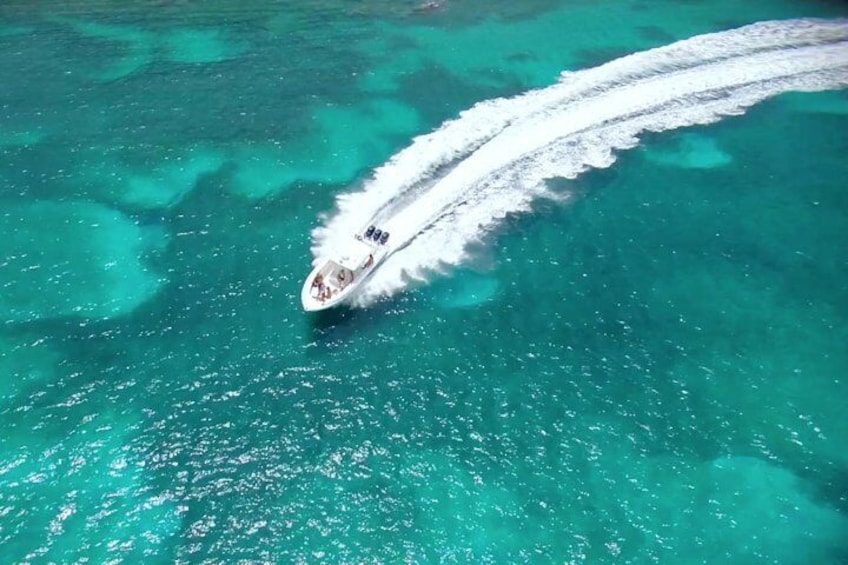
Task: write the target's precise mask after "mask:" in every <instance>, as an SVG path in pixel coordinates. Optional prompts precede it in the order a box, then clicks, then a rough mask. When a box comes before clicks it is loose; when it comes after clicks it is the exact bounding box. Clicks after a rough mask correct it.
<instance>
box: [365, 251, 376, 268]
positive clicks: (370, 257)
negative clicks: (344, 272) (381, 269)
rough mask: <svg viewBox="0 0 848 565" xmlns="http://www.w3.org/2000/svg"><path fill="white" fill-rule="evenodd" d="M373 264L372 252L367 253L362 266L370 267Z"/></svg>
mask: <svg viewBox="0 0 848 565" xmlns="http://www.w3.org/2000/svg"><path fill="white" fill-rule="evenodd" d="M373 264H374V254H373V253H372V254H370V255H368V260H367V261H366V262H365V267H364V268H366V269H367V268H368V267H370V266H371V265H373Z"/></svg>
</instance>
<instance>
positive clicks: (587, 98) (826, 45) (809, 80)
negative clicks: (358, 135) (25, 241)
mask: <svg viewBox="0 0 848 565" xmlns="http://www.w3.org/2000/svg"><path fill="white" fill-rule="evenodd" d="M846 86H848V20H786V21H774V22H762V23H757V24H753V25H749V26H746V27H742V28H739V29H735V30H731V31H725V32H720V33H712V34H707V35H700V36H696V37H693V38H690V39H687V40H684V41H679V42H677V43H673V44H671V45H668V46H666V47H660V48H657V49H651V50H648V51H643V52H640V53H635V54H632V55H628V56H626V57H622V58H620V59H616V60H614V61H611V62H609V63H606V64H604V65H601V66H599V67H595V68H592V69H587V70H581V71H577V72H568V73H563V74H562V76H561V78H560V80H559V82H558V83H556V84H555V85H553V86H550V87H548V88H544V89H540V90H534V91H530V92H527V93H525V94H522V95H520V96H517V97H514V98H501V99H495V100H489V101H486V102H481V103H479V104H477V105H475V106H474V107H472V108H471V109H469V110H466V111H465V112H462V113H461V114H460V116H459V117H458V118H457V119H455V120H452V121H449V122H446V123H445V124H443V125H442V126H441V127H440V128H439V129H437V130H436V131H434V132H432V133H429V134H427V135H422V136H420V137H417V138H415V140H414V141H413V143H412V145H410V146H409V147H407V148H406V149H404V150H402V151H400V152H399V153H397V154H396V155H395V156H394V157H392V159H391V160H390V161H388V162H387V163H386V164H384V165H383V166H381V167H380V168H378V169H377V170H376V171H375V172H374V175H373V177H372V178H371V179H370V180H368V181H367V182H366V183H365V184H364V187H363V189H362V190H361V191H358V192H353V193H346V194H342V195H340V196H339V197H338V199H337V209H336V211H335V212H334V213H333V214H331V215H330V216H328V217H327V219H326V221H325V223H324V225H323V226H321V227H318V228H316V229H315V230H314V231H313V247H312V251H313V255H314V256H315V258H316V259H315V262H316V263H317V262H318V261H320V260H321V259H322V258H325V257H331V256H333V255H334V251H335V250H337V249H339V248H340V247H344V246H345V245H346V244H347V242H348V241H350V238H351V236H352V234H355V233H357V232H358V231H359V230H360V229H362V228H363V227H365V226H367V225H368V224H371V223H374V224H377V225H378V226H379V227H381V228H383V229H385V230H388V231H389V232H390V233H391V240H390V244H391V245H392V246H393V249H394V250H395V252H394V253H393V254H392V255H391V256H390V257H389V258H388V259H387V260H386V261H385V262H384V263H383V264H382V265H380V266H379V268H378V269H377V270H376V272H375V273H374V274H373V275H372V276H371V277H370V278H369V279H368V280H367V281H366V282H365V283H364V285H363V288H362V291H361V292H360V293H359V295H358V296H357V297H356V299H355V301H356V303H357V304H359V305H367V304H369V303H371V302H373V301H374V300H375V299H376V298H378V297H380V296H385V295H390V294H393V293H395V292H397V291H399V290H401V289H403V288H404V287H406V286H407V285H408V284H409V281H410V280H411V279H426V277H427V275H428V273H432V272H434V271H440V270H442V269H443V268H444V267H445V266H446V265H448V266H449V265H458V264H459V263H461V262H462V261H463V260H464V259H466V257H467V248H468V246H469V244H470V243H472V242H475V241H478V240H480V239H481V238H483V237H484V236H485V235H486V233H487V231H489V230H490V229H491V228H492V227H494V226H495V225H497V223H498V222H499V221H500V220H501V219H503V218H504V217H505V216H506V215H507V214H509V213H514V212H520V211H525V210H528V209H529V207H530V205H531V203H532V202H533V201H534V200H535V199H537V198H540V197H544V196H551V197H552V196H553V195H552V194H551V193H550V191H549V190H548V189H547V188H546V184H545V180H546V179H551V178H557V177H559V178H567V179H573V178H576V177H577V176H578V175H579V174H580V173H582V172H583V171H586V170H587V169H589V168H600V167H609V166H610V165H611V164H612V163H613V162H614V161H615V151H619V150H623V149H628V148H631V147H634V146H635V145H637V144H638V142H639V140H638V137H637V136H638V135H639V134H640V133H641V132H643V131H654V132H656V131H665V130H670V129H675V128H680V127H685V126H692V125H696V124H707V123H711V122H715V121H717V120H719V119H721V118H722V117H724V116H729V115H738V114H742V113H744V111H745V109H746V108H748V107H749V106H751V105H753V104H756V103H758V102H761V101H762V100H764V99H766V98H769V97H771V96H775V95H777V94H780V93H782V92H786V91H790V90H794V91H818V90H827V89H836V88H843V87H846Z"/></svg>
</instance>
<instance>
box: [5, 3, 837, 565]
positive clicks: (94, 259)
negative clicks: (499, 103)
mask: <svg viewBox="0 0 848 565" xmlns="http://www.w3.org/2000/svg"><path fill="white" fill-rule="evenodd" d="M44 6H46V4H44ZM204 6H205V8H203V9H198V8H196V7H195V9H194V10H192V12H191V13H188V11H187V9H186V6H185V5H184V4H179V3H174V4H162V5H152V4H151V5H144V4H132V5H128V6H127V7H126V9H124V10H121V11H120V12H118V13H116V12H115V8H114V5H110V6H106V5H101V4H96V3H92V4H88V5H79V4H77V5H75V7H74V8H73V9H63V10H60V11H57V10H56V9H52V10H51V11H47V10H46V8H44V7H43V6H42V5H39V4H38V3H27V4H25V5H24V4H21V5H15V4H8V3H6V4H4V6H3V8H2V9H0V17H2V19H0V22H2V29H0V45H2V53H3V56H2V57H0V72H2V73H3V76H15V77H19V80H15V81H4V86H3V89H2V91H0V108H2V113H0V152H2V156H3V158H2V161H0V191H2V197H3V199H4V200H5V203H4V214H5V215H4V216H3V219H2V221H0V229H2V233H3V238H2V242H0V257H2V258H3V263H2V266H0V283H2V285H3V294H2V296H0V312H2V313H3V319H4V321H5V322H6V323H4V325H3V329H2V333H0V342H2V345H3V347H2V352H3V353H2V357H0V366H2V368H3V371H2V374H3V375H4V380H5V382H4V387H3V392H2V395H0V421H2V425H3V430H4V433H3V434H2V438H1V439H0V553H2V555H3V556H4V557H5V559H4V560H5V561H7V562H21V561H33V562H49V561H60V562H72V561H74V560H78V559H82V558H85V557H87V558H89V559H91V560H92V561H94V562H105V561H107V560H109V559H123V560H125V561H126V562H137V561H139V560H142V559H143V560H144V561H145V562H163V563H164V562H173V561H175V560H180V561H185V562H219V561H227V562H234V561H238V560H245V561H253V562H262V561H267V562H278V563H292V562H309V563H316V562H327V563H339V562H363V561H370V562H396V561H400V560H402V559H407V560H410V561H413V562H422V563H424V562H426V563H434V562H474V563H478V562H569V561H574V562H581V561H585V562H593V563H595V562H632V563H648V562H655V561H660V562H692V563H702V562H703V563H715V562H725V561H735V562H770V563H813V562H814V563H839V562H841V561H844V559H845V558H846V551H848V548H846V545H845V542H844V540H845V539H848V517H846V512H848V507H846V498H845V497H846V482H845V478H844V477H845V476H846V475H845V472H846V465H848V461H846V456H845V453H844V445H846V441H848V425H846V420H845V418H844V417H843V414H842V411H843V404H844V402H843V400H842V399H844V398H845V397H846V390H845V383H844V378H843V376H844V374H845V372H846V367H848V358H846V353H845V348H844V343H845V341H846V335H845V333H846V330H845V328H846V324H845V313H846V312H848V287H846V284H845V280H846V277H845V275H846V269H848V265H846V256H845V250H844V245H843V242H844V241H846V235H847V234H848V224H846V218H848V215H846V207H848V201H846V198H845V196H844V181H843V179H844V178H845V174H846V171H845V169H846V163H845V159H844V155H845V150H846V137H845V134H844V132H845V125H846V124H845V123H844V122H845V120H846V108H848V99H846V97H845V93H844V92H840V91H836V92H827V93H817V94H784V95H781V96H779V97H777V98H774V99H770V100H768V101H765V102H763V103H761V104H759V105H757V106H754V107H753V108H751V109H750V110H748V111H747V112H746V113H745V115H744V116H741V117H733V118H729V119H727V120H725V121H721V122H718V123H715V124H712V125H706V126H698V127H693V128H688V129H686V130H679V131H670V132H662V133H655V134H647V135H645V136H643V138H642V143H641V145H640V146H639V147H637V148H633V149H630V150H629V151H626V152H622V153H619V154H617V161H616V162H615V163H614V164H613V165H612V166H611V167H610V168H607V169H603V170H590V171H588V172H585V173H583V174H581V175H579V176H577V177H576V178H574V179H573V180H570V181H561V184H557V185H556V187H555V189H556V190H558V191H559V193H560V194H568V195H569V199H568V200H566V201H565V202H555V201H549V200H544V199H543V200H535V201H534V202H533V203H532V206H531V210H530V211H527V212H525V213H522V214H516V215H509V216H508V217H507V218H506V220H505V221H503V222H501V223H499V224H497V226H495V227H494V229H493V231H492V232H490V233H489V235H488V236H487V237H486V239H485V240H484V241H483V242H482V243H481V244H479V245H476V246H475V247H474V250H473V252H472V253H471V254H470V257H468V258H467V259H465V260H464V261H463V262H462V263H461V265H460V266H459V267H454V268H450V269H448V271H447V273H446V274H444V275H439V276H433V275H431V276H429V277H428V278H429V283H427V284H423V285H413V286H412V287H409V288H407V289H406V290H405V292H401V293H400V294H397V295H395V296H393V297H392V298H390V299H387V300H382V301H378V302H377V303H376V304H374V305H372V306H371V307H369V308H367V309H359V310H353V311H340V312H333V313H329V314H328V315H325V316H319V317H309V316H305V315H304V314H303V313H302V312H301V311H300V308H299V305H298V302H297V293H298V292H299V288H300V284H301V282H302V277H303V276H304V274H305V273H306V271H307V269H308V264H309V263H310V261H311V259H312V255H311V252H310V249H311V247H312V245H313V244H314V242H313V241H312V240H311V238H310V235H309V234H310V232H311V231H312V230H313V229H314V228H315V227H316V226H318V225H320V223H321V221H320V219H319V216H320V215H321V214H322V213H332V211H333V209H334V208H333V207H334V202H335V198H336V196H337V195H339V194H341V193H347V192H350V191H351V190H352V189H353V188H356V187H358V186H359V185H360V184H361V183H362V182H363V180H364V179H365V178H366V177H367V175H368V173H369V171H371V170H372V169H373V168H374V167H378V166H379V165H381V164H382V163H384V162H386V161H387V160H388V159H389V158H390V157H391V156H392V155H394V154H395V153H396V152H398V151H399V150H401V149H403V148H404V147H406V146H407V145H409V143H410V140H411V138H412V137H414V136H416V135H420V134H424V133H427V132H429V131H432V130H434V129H435V128H437V127H438V126H439V125H440V124H441V122H442V120H444V119H448V118H453V117H455V116H456V115H457V114H458V113H459V112H460V111H462V110H464V109H466V108H468V107H470V106H472V105H473V104H475V103H477V102H480V101H482V100H485V99H490V98H493V97H496V96H512V95H516V94H520V93H522V92H525V91H526V90H528V89H530V88H537V87H544V86H548V85H551V84H554V83H555V82H556V80H557V78H558V76H559V73H560V72H561V71H563V70H578V69H580V68H588V67H593V66H595V65H598V64H601V63H603V62H606V61H608V60H611V59H615V58H617V57H619V56H621V55H624V54H626V53H630V52H634V51H640V50H644V49H648V48H653V47H658V46H660V45H664V44H667V43H670V42H672V41H674V40H678V39H685V38H687V37H690V36H692V35H695V34H700V33H705V32H712V31H720V30H725V29H729V28H732V27H737V26H739V25H744V24H748V23H752V22H755V21H759V20H770V19H777V18H791V17H804V16H822V17H829V18H835V17H840V16H842V17H845V15H846V13H845V9H844V6H842V5H841V4H839V3H834V4H826V3H820V4H809V5H804V6H800V5H798V4H797V3H789V2H786V3H781V2H772V3H768V4H766V5H759V6H758V7H755V8H748V9H747V10H740V9H739V7H738V6H736V5H735V4H734V5H731V4H730V3H722V2H704V3H700V4H696V5H692V4H669V5H668V6H666V7H663V8H657V7H650V6H646V5H641V4H638V3H619V2H610V3H606V4H604V5H602V6H591V7H589V6H582V5H581V6H569V5H558V4H556V3H553V2H551V3H543V2H539V3H534V4H526V3H525V4H523V6H524V7H522V8H521V9H520V10H517V9H515V8H513V7H509V6H507V5H506V3H504V4H503V5H502V6H501V5H497V4H496V5H487V10H486V14H481V12H480V10H479V6H475V5H473V4H470V3H460V2H454V3H451V4H448V5H445V6H444V7H443V8H442V9H441V10H437V11H435V12H432V13H419V12H416V11H415V10H414V9H413V7H412V5H401V6H400V7H398V6H397V5H390V4H388V3H380V2H373V3H367V4H364V5H358V6H356V7H349V6H347V5H346V4H334V3H326V4H322V5H320V6H318V7H314V8H310V9H308V10H307V9H304V8H293V7H292V6H290V5H287V4H283V3H277V2H266V3H260V2H255V3H250V4H248V5H244V4H243V3H240V4H237V5H234V4H228V3H225V2H215V3H205V4H204Z"/></svg>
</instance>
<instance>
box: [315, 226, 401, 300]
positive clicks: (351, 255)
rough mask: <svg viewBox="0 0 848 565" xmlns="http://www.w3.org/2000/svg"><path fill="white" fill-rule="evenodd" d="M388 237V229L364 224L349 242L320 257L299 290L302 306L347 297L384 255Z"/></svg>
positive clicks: (386, 250) (386, 252)
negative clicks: (336, 252)
mask: <svg viewBox="0 0 848 565" xmlns="http://www.w3.org/2000/svg"><path fill="white" fill-rule="evenodd" d="M388 240H389V233H388V232H385V231H382V230H380V229H378V228H377V227H376V226H368V229H366V230H363V231H362V232H360V233H357V234H355V235H354V236H353V237H351V238H350V242H349V244H348V245H347V246H346V247H344V248H343V249H341V250H340V252H339V254H338V255H337V256H336V257H332V258H330V259H325V260H323V261H320V262H319V263H318V266H317V267H315V268H314V269H312V272H311V273H309V276H308V277H307V278H306V281H305V282H304V283H303V289H302V290H301V291H300V301H301V302H302V303H303V309H304V310H306V311H307V312H316V311H318V310H326V309H327V308H332V307H333V306H336V305H338V304H341V303H343V302H345V301H347V300H348V299H349V298H350V297H351V296H352V295H353V294H354V291H355V290H356V289H357V288H358V287H359V286H360V285H361V284H362V282H363V281H364V280H365V279H366V278H368V276H369V275H370V274H371V273H373V272H374V269H375V268H376V267H377V265H378V264H379V263H380V261H382V260H383V259H385V258H386V256H387V255H388V253H389V246H388V245H386V243H387V242H388Z"/></svg>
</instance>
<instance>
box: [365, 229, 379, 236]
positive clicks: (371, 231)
mask: <svg viewBox="0 0 848 565" xmlns="http://www.w3.org/2000/svg"><path fill="white" fill-rule="evenodd" d="M375 229H377V228H375V227H374V226H368V229H367V230H365V237H366V238H368V237H371V236H372V235H374V230H375Z"/></svg>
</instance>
